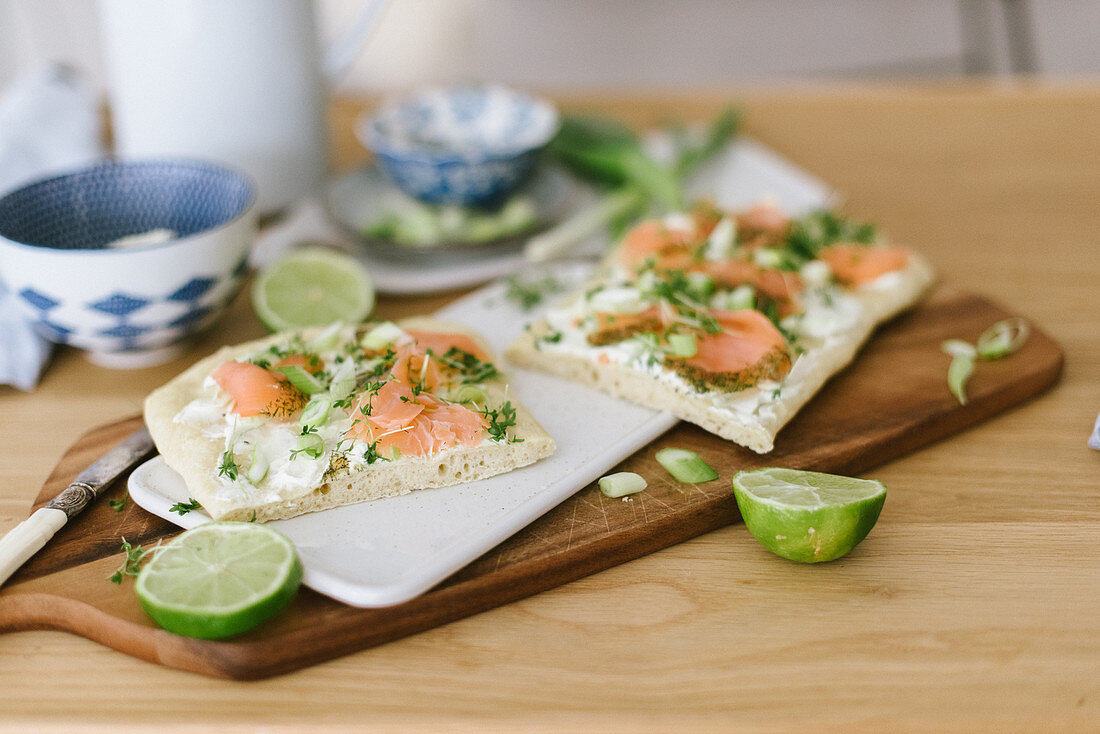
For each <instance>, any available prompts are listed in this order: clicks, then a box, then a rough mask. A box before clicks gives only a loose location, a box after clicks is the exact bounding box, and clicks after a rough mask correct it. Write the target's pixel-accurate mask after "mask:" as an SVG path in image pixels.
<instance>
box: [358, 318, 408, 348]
mask: <svg viewBox="0 0 1100 734" xmlns="http://www.w3.org/2000/svg"><path fill="white" fill-rule="evenodd" d="M404 333H405V330H404V329H402V328H401V327H400V326H398V325H397V324H395V323H393V322H392V321H383V322H382V323H381V324H379V325H378V326H376V327H374V328H373V329H371V330H370V331H368V332H367V333H366V334H365V335H364V336H363V340H362V341H361V342H359V343H360V344H362V345H363V346H364V347H366V348H367V349H381V348H382V347H384V346H386V345H387V344H392V343H394V342H395V341H397V340H398V339H399V338H400V337H401V336H402V335H403V334H404Z"/></svg>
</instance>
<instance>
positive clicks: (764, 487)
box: [733, 468, 886, 563]
mask: <svg viewBox="0 0 1100 734" xmlns="http://www.w3.org/2000/svg"><path fill="white" fill-rule="evenodd" d="M733 493H734V496H735V497H736V498H737V507H738V508H739V509H740V510H741V517H742V518H743V519H744V520H745V526H746V527H748V529H749V532H750V533H752V534H753V537H755V538H756V539H757V540H759V541H760V542H761V543H763V544H764V547H765V548H767V549H768V550H770V551H772V552H773V553H775V554H777V555H780V556H783V557H784V558H789V559H790V560H792V561H801V562H803V563H818V562H820V561H831V560H834V559H836V558H840V557H841V556H842V555H844V554H845V553H847V552H848V551H850V550H852V548H855V547H856V546H857V545H858V544H859V542H860V541H861V540H863V539H864V538H866V537H867V533H869V532H871V528H873V527H874V526H875V521H876V520H878V515H879V513H880V512H882V505H883V503H884V502H885V501H886V486H885V485H884V484H883V483H882V482H876V481H874V480H873V479H853V478H852V477H842V476H838V475H836V474H822V473H820V472H813V471H798V470H796V469H777V468H768V469H757V470H755V471H743V472H740V473H738V474H737V476H735V477H734V478H733Z"/></svg>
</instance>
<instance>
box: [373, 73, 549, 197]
mask: <svg viewBox="0 0 1100 734" xmlns="http://www.w3.org/2000/svg"><path fill="white" fill-rule="evenodd" d="M558 125H559V119H558V112H557V110H556V109H555V108H554V107H553V105H551V104H549V103H548V102H545V101H543V100H539V99H535V98H534V97H529V96H527V95H525V94H520V93H518V92H515V91H512V90H510V89H506V88H504V87H501V86H497V85H486V86H472V87H450V88H445V89H428V90H425V91H423V92H420V93H419V94H417V95H415V96H413V97H411V98H409V99H406V100H404V101H402V102H398V103H396V104H391V105H388V106H386V107H384V108H383V109H382V110H381V111H380V112H378V114H376V115H374V116H371V117H367V118H364V119H363V120H362V121H360V123H359V125H358V126H357V128H356V133H357V134H358V136H359V140H360V142H362V143H363V145H365V146H366V147H367V148H368V149H370V150H371V151H373V152H374V154H375V157H376V158H377V160H378V162H379V164H380V165H381V167H382V169H383V170H384V171H385V172H386V173H387V175H388V176H389V177H390V178H391V179H393V181H394V183H396V184H397V186H398V187H399V188H401V190H402V191H404V192H405V193H407V194H408V195H410V196H412V197H415V198H417V199H420V200H421V201H426V202H430V203H433V204H457V205H460V206H479V207H489V206H493V205H495V204H499V203H500V202H502V201H503V200H504V199H505V198H507V197H508V195H509V194H511V193H512V192H513V191H515V190H516V188H518V187H519V186H520V184H522V183H523V182H524V180H526V178H527V177H528V176H529V175H530V174H531V171H532V170H533V169H534V167H535V163H536V162H537V157H538V152H539V150H540V149H541V148H542V147H543V146H545V145H546V143H548V142H549V141H550V138H552V137H554V134H555V133H556V132H557V130H558Z"/></svg>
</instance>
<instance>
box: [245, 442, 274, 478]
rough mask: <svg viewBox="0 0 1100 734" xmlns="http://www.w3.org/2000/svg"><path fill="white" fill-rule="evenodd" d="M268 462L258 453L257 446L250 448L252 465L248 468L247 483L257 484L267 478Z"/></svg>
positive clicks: (258, 448)
mask: <svg viewBox="0 0 1100 734" xmlns="http://www.w3.org/2000/svg"><path fill="white" fill-rule="evenodd" d="M268 466H269V462H268V460H267V459H266V458H265V457H264V455H263V454H261V453H260V447H259V445H256V446H253V447H252V463H251V464H250V465H249V466H248V475H247V476H248V481H249V482H251V483H252V484H259V483H260V482H262V481H263V479H264V477H266V476H267V469H268Z"/></svg>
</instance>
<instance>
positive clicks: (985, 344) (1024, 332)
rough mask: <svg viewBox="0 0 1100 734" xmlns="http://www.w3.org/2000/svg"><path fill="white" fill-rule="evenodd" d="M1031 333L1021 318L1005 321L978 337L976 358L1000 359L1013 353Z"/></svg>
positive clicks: (1028, 326)
mask: <svg viewBox="0 0 1100 734" xmlns="http://www.w3.org/2000/svg"><path fill="white" fill-rule="evenodd" d="M1030 333H1031V326H1030V325H1029V324H1028V323H1027V321H1025V320H1023V319H1021V318H1013V319H1005V320H1004V321H998V322H997V323H995V324H993V326H990V327H989V328H988V329H986V330H985V331H984V332H983V333H982V335H981V336H980V337H978V356H979V357H981V358H982V359H987V360H988V359H1001V358H1002V357H1007V356H1008V355H1010V354H1012V353H1013V352H1015V351H1016V350H1017V349H1019V348H1020V347H1021V346H1023V344H1024V342H1025V341H1027V337H1028V334H1030Z"/></svg>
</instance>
